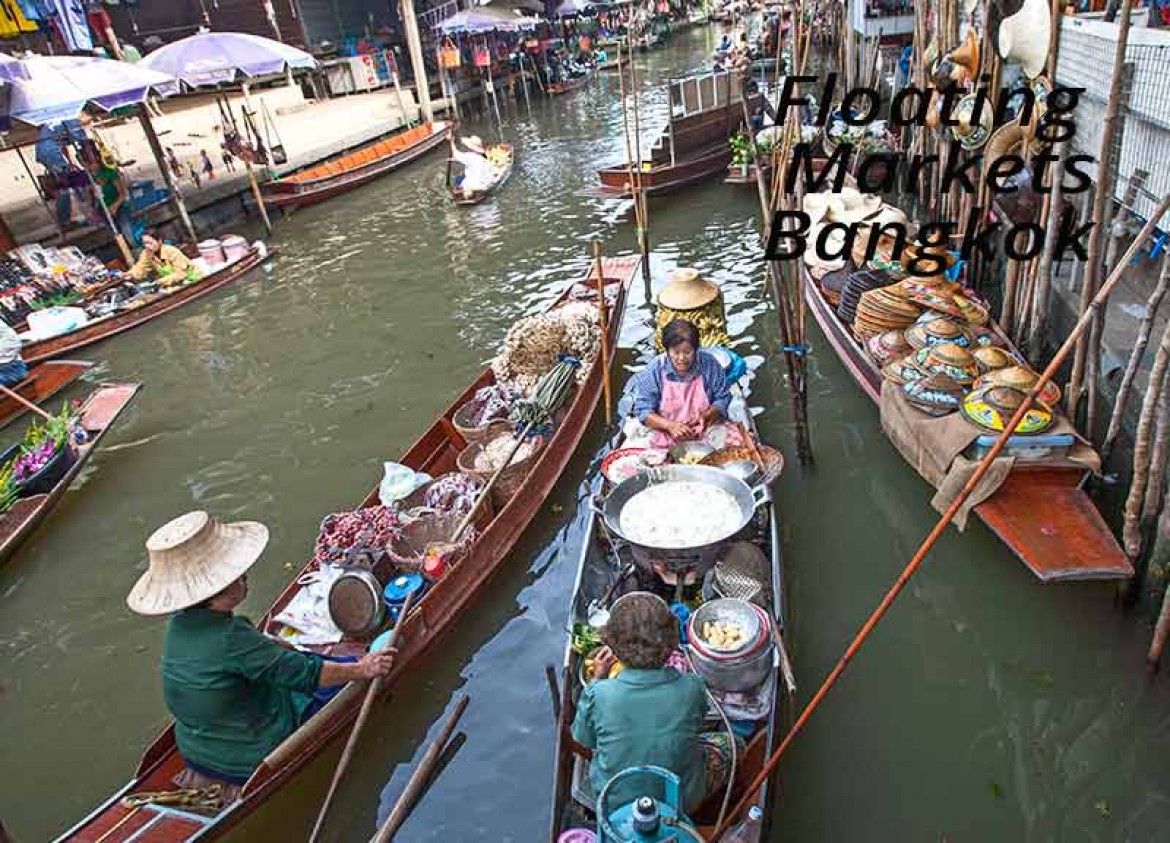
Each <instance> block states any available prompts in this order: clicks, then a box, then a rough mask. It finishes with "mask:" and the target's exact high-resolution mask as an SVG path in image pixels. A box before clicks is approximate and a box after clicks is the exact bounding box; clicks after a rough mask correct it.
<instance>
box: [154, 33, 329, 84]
mask: <svg viewBox="0 0 1170 843" xmlns="http://www.w3.org/2000/svg"><path fill="white" fill-rule="evenodd" d="M139 65H140V66H144V67H148V68H151V69H153V70H158V71H161V72H163V73H166V74H169V75H171V76H174V77H177V78H179V79H182V80H183V82H184V83H186V84H187V85H189V86H191V87H192V88H196V87H199V86H201V85H218V84H220V83H223V82H232V81H234V80H235V79H236V78H237V77H239V76H246V77H248V76H267V75H270V74H277V73H284V72H285V71H286V70H288V69H289V68H292V69H294V70H297V69H312V68H315V67H316V66H317V60H316V59H315V58H313V57H312V56H311V55H309V54H308V53H306V52H305V51H304V50H298V49H297V48H296V47H290V46H288V45H287V44H282V43H280V42H279V41H273V40H272V39H271V38H261V37H260V36H259V35H247V34H245V33H242V32H200V33H198V34H196V35H191V36H189V37H187V38H184V39H182V40H181V41H175V42H173V43H170V44H167V45H165V46H163V47H159V48H158V49H157V50H155V51H154V52H153V53H151V54H150V55H148V56H147V57H146V58H144V59H143V60H142V61H141V62H139Z"/></svg>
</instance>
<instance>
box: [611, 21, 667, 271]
mask: <svg viewBox="0 0 1170 843" xmlns="http://www.w3.org/2000/svg"><path fill="white" fill-rule="evenodd" d="M626 38H627V39H628V41H627V46H629V48H630V96H631V99H632V100H633V104H634V155H635V156H636V157H637V161H636V162H635V164H636V167H635V171H636V174H637V175H636V176H635V182H636V184H637V189H636V190H635V192H634V203H635V204H639V203H640V204H641V207H642V221H641V224H640V230H639V237H638V239H639V245H640V246H641V249H642V275H643V277H644V278H645V280H646V284H647V286H649V284H650V220H649V218H648V213H649V210H650V209H649V207H648V206H647V205H646V194H645V192H644V191H643V190H642V123H641V118H640V117H639V116H638V73H637V71H636V70H635V69H634V62H633V57H634V48H633V41H632V38H633V36H632V34H631V33H630V32H628V31H627V33H626ZM619 72H620V71H619ZM668 96H669V94H668Z"/></svg>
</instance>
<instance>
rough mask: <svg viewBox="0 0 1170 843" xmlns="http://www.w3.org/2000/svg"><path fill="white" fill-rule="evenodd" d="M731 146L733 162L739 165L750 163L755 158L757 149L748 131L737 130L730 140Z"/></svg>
mask: <svg viewBox="0 0 1170 843" xmlns="http://www.w3.org/2000/svg"><path fill="white" fill-rule="evenodd" d="M728 144H729V145H730V146H731V163H732V164H735V165H736V166H737V167H741V166H744V165H745V164H750V163H752V161H754V160H755V158H756V154H755V149H753V148H752V142H751V139H750V138H748V136H747V133H746V132H736V133H735V134H734V135H732V136H731V139H730V140H729V141H728Z"/></svg>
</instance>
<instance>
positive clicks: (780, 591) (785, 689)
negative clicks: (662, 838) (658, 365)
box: [549, 388, 795, 843]
mask: <svg viewBox="0 0 1170 843" xmlns="http://www.w3.org/2000/svg"><path fill="white" fill-rule="evenodd" d="M733 391H734V392H736V393H739V390H738V388H736V389H735V390H733ZM747 416H748V420H747V421H746V424H748V425H749V426H752V427H753V432H754V424H753V423H752V422H751V420H750V413H748V414H747ZM740 538H741V539H744V540H748V541H751V542H753V543H754V544H756V545H757V546H758V547H760V549H761V550H762V551H763V552H764V554H765V556H766V557H767V558H768V559H769V561H770V563H771V566H770V571H771V583H770V586H771V600H770V602H769V603H768V605H767V609H768V611H769V614H770V615H771V616H772V619H773V620H774V622H775V629H776V631H777V634H776V636H775V641H776V642H777V644H778V646H777V648H776V650H775V652H774V658H773V664H772V671H771V676H770V677H769V680H768V681H769V682H770V683H771V687H770V689H768V690H767V692H766V693H767V695H768V696H770V698H771V709H770V712H769V713H768V714H767V715H766V716H765V717H764V718H762V719H761V720H758V721H757V727H756V731H755V733H754V734H753V735H752V737H751V738H750V739H749V740H748V741H747V752H746V755H745V757H744V758H742V759H740V763H739V764H738V765H737V769H736V775H735V786H734V787H733V793H732V798H731V801H730V802H729V803H728V805H729V806H731V805H735V804H736V803H737V802H738V801H739V800H740V798H742V797H743V796H744V789H745V788H746V787H747V786H748V785H749V784H750V783H751V781H752V779H754V778H755V776H756V775H758V774H759V772H760V770H761V769H762V768H763V765H764V762H765V761H766V760H767V758H768V757H769V756H770V755H771V754H772V752H773V750H774V749H775V747H776V745H777V743H778V741H779V740H780V739H781V738H782V737H783V735H784V727H783V724H784V723H785V722H786V717H787V716H788V714H789V713H790V712H791V711H792V705H793V697H792V695H793V693H794V692H795V680H794V677H793V673H792V668H791V664H790V662H789V660H788V657H787V655H786V653H785V648H784V639H783V631H784V572H783V557H782V553H781V545H780V527H779V519H778V517H777V512H776V506H775V503H774V501H773V500H772V499H771V495H768V499H767V501H766V503H765V504H764V505H763V506H761V507H760V508H759V509H757V511H756V516H755V518H754V519H753V520H752V522H751V523H750V524H749V525H748V527H746V528H745V530H744V533H743V534H741V536H740ZM633 564H634V561H633V556H632V554H631V552H630V549H629V546H628V545H627V544H626V543H625V542H623V541H621V540H620V539H616V537H609V536H607V534H606V530H605V526H604V524H603V523H602V521H601V520H600V518H599V516H598V515H597V514H596V512H594V513H592V514H591V516H590V519H589V525H588V527H587V528H586V531H585V537H584V541H583V544H582V550H581V561H580V565H579V567H578V570H577V579H576V584H575V586H574V589H573V600H572V604H571V611H570V622H571V623H573V624H578V623H581V624H587V623H588V620H589V614H590V612H591V611H593V609H594V608H595V607H596V606H597V605H598V603H602V602H603V601H605V600H606V597H607V593H612V592H613V591H618V592H620V591H621V589H611V585H612V584H613V583H614V582H616V581H617V580H618V578H619V577H620V576H621V573H623V572H624V570H626V569H628V566H629V565H633ZM611 599H612V596H611ZM582 662H583V657H582V656H580V655H578V654H577V653H575V652H574V651H573V648H572V646H571V644H570V646H567V647H566V648H565V660H564V664H563V667H562V671H561V687H560V689H559V693H560V705H559V712H560V716H559V717H558V729H557V739H556V767H555V772H554V779H553V801H552V827H551V830H550V834H549V839H550V841H552V843H555V841H556V840H557V838H558V836H559V835H560V834H562V833H563V832H564V831H566V830H567V829H570V828H583V827H588V828H590V829H593V828H595V822H596V817H595V807H596V806H595V805H594V804H589V802H588V800H587V799H586V792H585V791H584V789H583V788H582V787H581V785H582V783H583V782H585V781H586V776H587V771H588V761H587V759H586V757H585V756H587V755H588V750H585V749H584V748H582V747H581V746H580V745H578V744H577V743H576V742H575V741H574V740H573V737H572V724H573V719H574V717H575V714H576V711H575V709H576V701H577V699H578V698H579V696H580V693H581V690H582V686H581V680H580V678H579V677H580V676H581V673H582V667H583V665H582ZM708 717H709V718H710V717H713V715H711V714H709V715H708ZM707 725H708V727H709V728H708V729H707V730H708V731H717V730H721V729H722V728H723V725H722V721H721V720H720V719H719V718H718V717H714V719H713V720H711V722H709V723H708V724H707ZM776 786H777V782H776V774H775V773H774V774H773V775H772V777H770V778H769V779H768V780H767V781H766V782H765V784H764V786H763V787H762V788H761V790H760V792H759V793H758V794H757V799H756V804H759V805H761V806H762V807H763V809H764V816H765V820H764V830H763V831H764V833H763V836H762V838H761V839H763V840H769V839H772V837H771V836H769V833H768V823H769V820H768V813H769V811H768V808H769V806H770V805H771V803H772V801H773V794H774V789H775V787H776ZM651 795H655V796H658V794H651ZM722 797H723V794H722V793H720V794H718V795H717V796H714V797H712V798H710V799H708V800H707V802H706V803H705V804H704V805H703V806H702V807H701V808H700V810H699V811H698V812H697V813H696V815H695V816H694V817H692V819H693V820H694V821H695V822H696V823H697V824H698V826H699V831H700V833H702V834H703V837H704V839H707V840H710V839H711V835H712V834H713V832H714V825H715V823H716V822H717V821H718V813H719V809H720V805H721V802H722ZM741 819H743V818H742V817H734V818H733V820H732V821H733V823H734V822H738V821H739V820H741ZM678 839H679V840H680V841H684V840H685V841H690V840H691V839H692V837H691V836H689V835H682V836H680V837H679V838H678Z"/></svg>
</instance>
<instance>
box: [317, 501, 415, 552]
mask: <svg viewBox="0 0 1170 843" xmlns="http://www.w3.org/2000/svg"><path fill="white" fill-rule="evenodd" d="M401 532H402V516H401V515H400V514H399V512H398V510H397V509H394V508H393V507H389V506H371V507H367V508H365V509H356V510H354V511H353V512H339V513H336V514H334V515H327V516H326V517H325V520H324V521H322V522H321V530H320V532H319V533H318V534H317V541H316V543H315V544H314V546H313V561H314V562H315V563H317V565H318V566H320V565H321V564H323V563H325V562H329V563H332V564H343V563H345V562H346V561H347V560H348V559H349V557H350V554H351V553H354V552H357V551H360V550H364V549H369V550H377V551H380V550H382V549H384V548H385V547H386V545H388V544H389V543H390V540H391V539H393V538H396V537H397V536H399V535H400V534H401Z"/></svg>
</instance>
